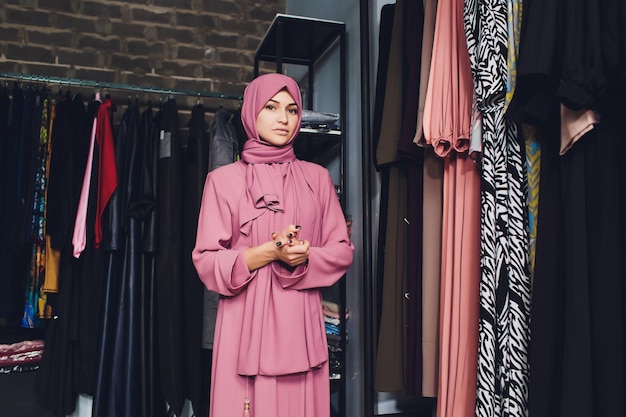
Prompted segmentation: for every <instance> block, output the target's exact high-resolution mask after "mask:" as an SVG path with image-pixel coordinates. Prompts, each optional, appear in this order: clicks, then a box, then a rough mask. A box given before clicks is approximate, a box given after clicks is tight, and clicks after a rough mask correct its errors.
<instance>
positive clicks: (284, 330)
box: [192, 74, 354, 417]
mask: <svg viewBox="0 0 626 417" xmlns="http://www.w3.org/2000/svg"><path fill="white" fill-rule="evenodd" d="M283 88H284V89H286V90H287V91H288V92H289V93H290V94H291V96H292V97H293V98H294V101H295V102H296V103H297V104H298V109H299V111H300V112H301V98H300V93H299V89H298V86H297V84H296V83H295V81H293V80H292V79H291V78H289V77H286V76H284V75H281V74H267V75H263V76H261V77H258V78H257V79H255V80H254V81H253V82H252V83H251V84H250V85H249V86H248V87H247V88H246V91H245V93H244V102H243V107H242V121H243V123H244V127H245V129H246V132H247V134H248V141H247V142H246V144H245V147H244V151H243V153H242V160H241V161H238V162H235V163H233V164H230V165H226V166H223V167H220V168H218V169H215V170H214V171H212V172H211V173H209V175H208V177H207V180H206V184H205V188H204V194H203V197H202V206H201V210H200V216H199V220H198V235H197V240H196V246H195V248H194V250H193V254H192V257H193V261H194V264H195V266H196V269H197V271H198V275H199V277H200V279H201V280H202V282H204V284H205V285H206V287H207V288H208V289H209V290H211V291H215V292H217V293H219V294H220V300H219V303H218V312H217V321H216V327H215V341H214V350H213V369H212V385H211V399H210V416H211V417H237V416H242V415H243V410H244V401H245V400H246V398H248V399H249V401H250V415H251V417H323V416H328V415H329V414H330V386H329V371H328V345H327V342H326V333H325V325H324V321H323V315H322V304H321V301H322V300H321V295H320V291H319V289H320V288H322V287H327V286H331V285H333V284H334V283H335V282H337V281H338V280H339V279H340V278H341V277H342V276H343V275H344V274H345V272H346V271H347V269H348V267H349V266H350V264H351V262H352V256H353V251H354V247H353V246H352V244H351V243H350V240H349V238H348V232H347V227H346V221H345V218H344V216H343V212H342V209H341V206H340V204H339V199H338V198H337V195H336V191H335V187H334V185H333V183H332V181H331V178H330V175H329V174H328V171H327V170H326V169H325V168H323V167H321V166H319V165H316V164H313V163H310V162H305V161H300V160H298V159H296V158H295V155H294V153H293V148H292V143H293V141H292V142H290V143H289V144H288V145H286V146H284V147H275V146H272V145H269V144H268V143H267V142H264V141H263V140H262V139H261V138H259V137H258V134H257V133H256V116H257V115H258V113H259V112H260V111H261V109H262V108H263V106H265V104H266V103H267V101H268V100H269V99H270V98H272V97H273V96H274V95H275V94H276V93H278V92H279V91H280V90H281V89H283ZM289 224H294V225H300V226H301V230H300V232H299V234H298V237H299V238H300V239H306V240H309V241H310V242H311V248H310V255H309V258H308V261H307V262H306V263H305V264H302V265H299V266H298V267H295V268H291V267H288V266H286V265H284V264H281V263H279V262H278V261H275V262H272V263H270V264H268V265H266V266H264V267H262V268H259V269H257V270H255V271H253V272H249V271H248V267H247V265H246V263H245V259H244V255H243V254H244V251H245V249H247V248H249V247H252V246H256V245H259V244H260V243H263V242H266V241H268V240H271V238H270V236H271V234H272V232H274V231H280V230H284V228H286V227H287V226H288V225H289Z"/></svg>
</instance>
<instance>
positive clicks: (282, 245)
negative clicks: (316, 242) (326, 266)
mask: <svg viewBox="0 0 626 417" xmlns="http://www.w3.org/2000/svg"><path fill="white" fill-rule="evenodd" d="M299 232H300V226H296V225H293V224H292V225H289V226H288V227H287V228H286V229H285V230H283V231H282V232H274V233H272V240H273V241H274V246H275V247H276V249H275V256H276V259H277V260H279V261H282V262H284V263H286V264H287V265H289V266H297V265H300V264H302V263H304V262H306V261H307V259H309V249H310V247H311V244H310V242H309V241H308V240H300V238H299V237H298V233H299Z"/></svg>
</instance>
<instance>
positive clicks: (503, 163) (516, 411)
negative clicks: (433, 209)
mask: <svg viewBox="0 0 626 417" xmlns="http://www.w3.org/2000/svg"><path fill="white" fill-rule="evenodd" d="M507 10H508V5H507V0H465V9H464V26H465V36H466V38H467V44H468V49H469V54H470V62H471V66H472V75H473V77H474V88H475V92H476V100H477V106H478V109H479V110H480V111H481V113H482V129H483V139H482V142H483V151H482V172H481V177H482V179H481V181H482V187H481V188H482V190H481V283H480V322H479V342H478V350H479V352H478V383H477V391H476V416H479V417H500V416H527V415H528V405H527V400H528V375H529V372H528V371H529V370H528V346H529V343H530V293H531V285H530V277H529V267H528V230H527V217H526V213H527V210H526V178H525V169H524V153H525V152H524V148H523V146H522V145H521V144H520V142H519V141H518V139H517V136H518V132H517V127H516V126H515V125H514V124H512V123H509V122H508V121H507V120H505V118H504V105H505V94H506V80H507V50H508V31H507V17H508V13H507Z"/></svg>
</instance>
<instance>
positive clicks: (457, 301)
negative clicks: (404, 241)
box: [424, 0, 480, 417]
mask: <svg viewBox="0 0 626 417" xmlns="http://www.w3.org/2000/svg"><path fill="white" fill-rule="evenodd" d="M462 11H463V1H462V0H446V1H439V3H438V6H437V18H436V23H435V35H434V44H433V53H432V61H431V67H430V72H429V74H430V76H429V81H428V87H427V88H428V89H427V92H426V102H425V107H424V139H425V142H426V143H428V144H431V145H432V147H433V149H434V153H435V154H437V155H438V156H439V157H443V158H444V171H443V172H444V173H443V218H442V232H441V233H442V238H441V239H442V240H441V260H442V264H441V284H440V308H439V317H440V325H439V333H440V341H439V343H440V348H439V388H438V395H437V397H438V401H437V416H440V417H473V416H474V411H475V383H476V351H477V338H478V283H479V276H480V269H479V268H480V265H479V251H478V248H479V242H480V234H479V225H480V219H479V214H480V206H479V202H480V200H479V199H480V177H479V172H478V169H477V167H476V165H475V164H474V162H473V161H472V160H471V159H470V158H469V157H468V154H467V151H468V149H469V137H470V121H471V109H472V78H471V71H470V64H469V57H468V53H467V46H466V44H465V38H464V33H463V14H462Z"/></svg>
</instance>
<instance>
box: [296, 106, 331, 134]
mask: <svg viewBox="0 0 626 417" xmlns="http://www.w3.org/2000/svg"><path fill="white" fill-rule="evenodd" d="M302 127H303V128H308V129H315V130H320V131H328V130H337V129H339V114H338V113H320V112H316V111H312V110H302Z"/></svg>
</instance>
